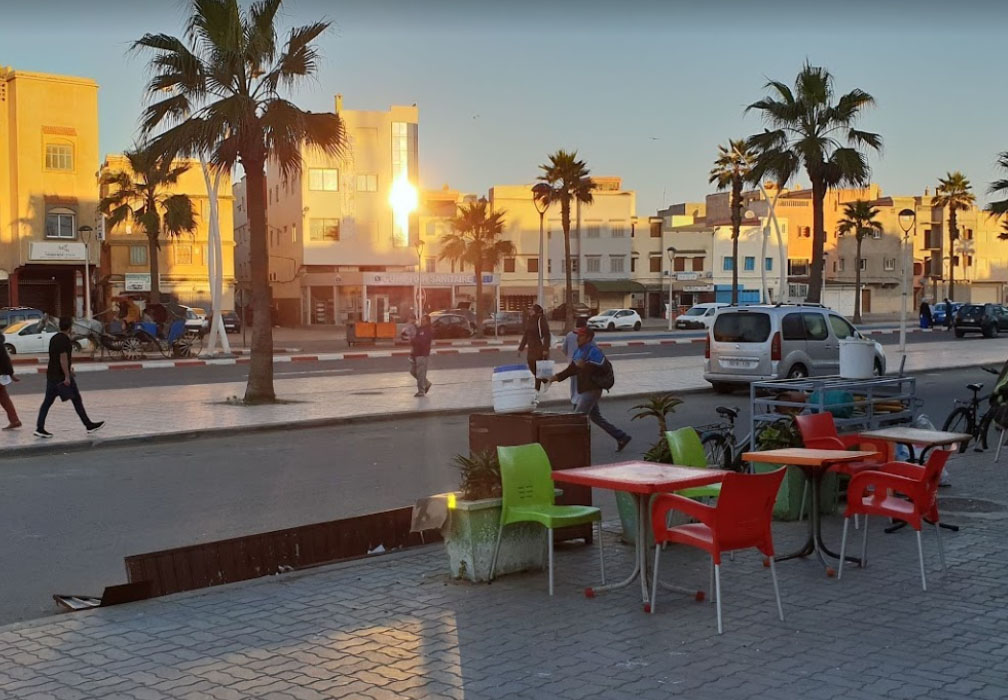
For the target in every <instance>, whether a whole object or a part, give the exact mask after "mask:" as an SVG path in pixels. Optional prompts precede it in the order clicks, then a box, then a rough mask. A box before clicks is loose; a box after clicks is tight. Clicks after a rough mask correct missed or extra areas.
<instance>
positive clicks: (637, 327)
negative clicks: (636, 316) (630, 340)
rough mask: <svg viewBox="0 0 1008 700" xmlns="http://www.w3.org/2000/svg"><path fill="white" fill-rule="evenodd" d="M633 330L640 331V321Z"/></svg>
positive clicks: (634, 325)
mask: <svg viewBox="0 0 1008 700" xmlns="http://www.w3.org/2000/svg"><path fill="white" fill-rule="evenodd" d="M633 329H634V330H635V331H639V330H640V321H638V322H637V323H635V324H633Z"/></svg>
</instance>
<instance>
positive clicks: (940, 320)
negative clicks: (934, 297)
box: [931, 301, 963, 326]
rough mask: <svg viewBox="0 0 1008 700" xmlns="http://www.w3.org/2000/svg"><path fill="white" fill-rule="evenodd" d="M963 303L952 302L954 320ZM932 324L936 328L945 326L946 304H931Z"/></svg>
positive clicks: (942, 302)
mask: <svg viewBox="0 0 1008 700" xmlns="http://www.w3.org/2000/svg"><path fill="white" fill-rule="evenodd" d="M962 305H963V302H961V301H953V302H952V318H955V314H956V312H957V311H958V310H959V309H960V308H962ZM931 322H932V323H933V324H934V325H936V326H944V325H945V302H944V301H940V302H938V303H937V304H931Z"/></svg>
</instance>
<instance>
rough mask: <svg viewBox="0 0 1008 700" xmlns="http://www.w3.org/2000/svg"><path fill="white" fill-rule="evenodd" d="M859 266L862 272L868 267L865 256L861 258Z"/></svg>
mask: <svg viewBox="0 0 1008 700" xmlns="http://www.w3.org/2000/svg"><path fill="white" fill-rule="evenodd" d="M860 268H861V272H864V271H865V270H867V269H868V259H867V258H861V264H860Z"/></svg>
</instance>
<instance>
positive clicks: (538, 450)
mask: <svg viewBox="0 0 1008 700" xmlns="http://www.w3.org/2000/svg"><path fill="white" fill-rule="evenodd" d="M497 458H498V460H499V461H500V471H501V487H502V496H503V499H502V500H503V504H502V507H501V520H500V530H498V532H497V545H496V546H495V547H494V555H493V561H492V562H491V564H490V580H491V581H493V578H494V571H496V569H497V555H498V554H499V553H500V546H501V535H503V533H504V528H505V527H506V526H507V525H510V524H512V523H525V522H532V523H539V524H540V525H542V526H543V527H545V528H546V543H547V548H548V550H549V594H550V595H553V530H555V529H556V528H558V527H568V526H571V525H584V524H586V523H598V543H599V565H600V567H601V569H602V583H603V584H604V583H605V557H604V555H603V551H602V511H601V510H599V509H598V508H594V507H592V506H576V505H575V506H558V505H556V504H555V503H554V486H553V479H552V477H551V476H550V472H551V471H552V469H551V468H550V462H549V457H547V456H546V451H545V450H544V449H543V447H542V445H540V444H539V443H532V444H530V445H516V446H513V447H498V448H497Z"/></svg>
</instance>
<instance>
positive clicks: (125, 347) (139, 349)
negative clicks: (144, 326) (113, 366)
mask: <svg viewBox="0 0 1008 700" xmlns="http://www.w3.org/2000/svg"><path fill="white" fill-rule="evenodd" d="M122 354H123V357H125V358H126V359H127V360H139V359H141V358H142V357H143V356H144V352H143V344H142V343H141V342H140V339H139V338H137V337H136V336H132V337H129V338H123V341H122Z"/></svg>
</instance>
